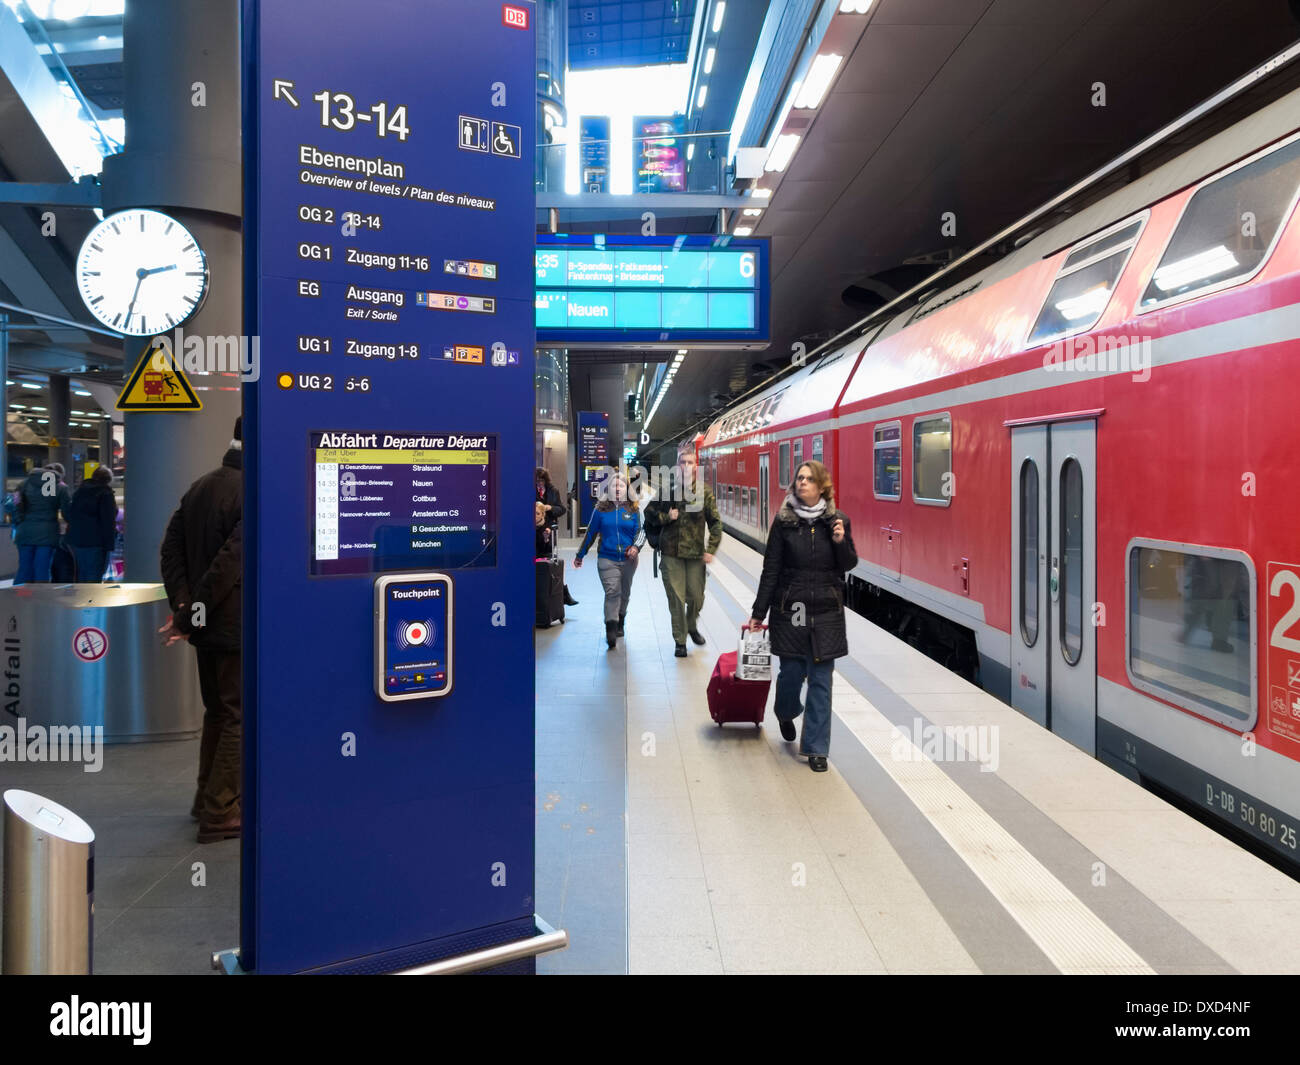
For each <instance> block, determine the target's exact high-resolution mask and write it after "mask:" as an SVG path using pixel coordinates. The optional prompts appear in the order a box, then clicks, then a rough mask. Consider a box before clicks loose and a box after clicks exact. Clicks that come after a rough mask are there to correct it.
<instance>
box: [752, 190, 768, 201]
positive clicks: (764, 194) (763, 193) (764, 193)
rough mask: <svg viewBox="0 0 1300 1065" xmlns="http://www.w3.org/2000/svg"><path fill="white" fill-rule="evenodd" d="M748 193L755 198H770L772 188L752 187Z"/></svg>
mask: <svg viewBox="0 0 1300 1065" xmlns="http://www.w3.org/2000/svg"><path fill="white" fill-rule="evenodd" d="M749 195H750V196H751V197H752V198H753V199H755V200H770V199H771V198H772V190H771V189H754V190H753V191H752V192H751V193H750V194H749Z"/></svg>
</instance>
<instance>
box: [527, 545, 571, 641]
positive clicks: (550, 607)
mask: <svg viewBox="0 0 1300 1065" xmlns="http://www.w3.org/2000/svg"><path fill="white" fill-rule="evenodd" d="M533 566H534V569H535V570H536V577H537V627H538V628H539V629H549V628H550V627H551V625H552V624H553V623H554V622H556V621H558V622H560V623H563V622H564V561H563V559H558V558H539V559H537V561H536V562H535V563H534V564H533Z"/></svg>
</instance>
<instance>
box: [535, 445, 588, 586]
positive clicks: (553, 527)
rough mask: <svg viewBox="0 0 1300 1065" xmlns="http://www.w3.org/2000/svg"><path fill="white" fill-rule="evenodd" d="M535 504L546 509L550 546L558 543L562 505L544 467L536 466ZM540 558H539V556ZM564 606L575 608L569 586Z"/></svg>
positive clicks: (562, 513) (556, 489) (558, 494)
mask: <svg viewBox="0 0 1300 1065" xmlns="http://www.w3.org/2000/svg"><path fill="white" fill-rule="evenodd" d="M535 481H536V488H537V502H539V503H541V504H542V505H543V506H545V507H546V527H547V529H549V530H550V534H551V544H552V546H558V545H559V543H560V532H559V525H560V519H561V518H562V517H564V514H565V509H564V504H563V503H561V502H560V490H559V489H558V488H556V487H555V485H554V484H552V483H551V475H550V473H548V472H547V470H546V467H545V466H538V467H537V473H536V475H535ZM539 557H540V556H539ZM564 605H565V606H577V605H578V601H577V600H576V599H574V598H573V596H571V595H570V594H569V586H568V584H567V583H566V584H565V586H564Z"/></svg>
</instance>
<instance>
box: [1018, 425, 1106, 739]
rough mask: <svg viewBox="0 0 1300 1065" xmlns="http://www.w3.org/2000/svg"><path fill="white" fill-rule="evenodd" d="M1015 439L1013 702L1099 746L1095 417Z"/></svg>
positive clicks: (1023, 430) (1027, 431) (1030, 429)
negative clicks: (1094, 605)
mask: <svg viewBox="0 0 1300 1065" xmlns="http://www.w3.org/2000/svg"><path fill="white" fill-rule="evenodd" d="M1011 442H1012V449H1011V462H1012V466H1011V611H1012V615H1011V648H1012V650H1011V704H1012V706H1014V707H1015V708H1016V709H1017V710H1020V711H1021V712H1022V713H1024V714H1025V715H1026V716H1028V717H1030V718H1033V719H1034V720H1035V721H1037V722H1038V723H1039V724H1041V725H1043V726H1045V727H1047V728H1050V729H1051V730H1052V731H1053V732H1055V733H1056V734H1057V735H1059V736H1061V737H1062V738H1063V739H1067V740H1069V741H1070V742H1071V743H1073V744H1074V745H1075V746H1076V747H1079V748H1081V749H1083V750H1085V751H1087V752H1088V753H1089V754H1095V753H1096V733H1097V640H1096V627H1095V624H1094V619H1093V603H1094V601H1095V598H1096V584H1097V577H1096V573H1097V545H1096V530H1097V514H1096V506H1095V504H1096V498H1097V487H1096V423H1095V422H1093V421H1091V420H1089V421H1078V422H1061V423H1057V424H1047V425H1029V426H1022V427H1015V428H1013V429H1012V432H1011Z"/></svg>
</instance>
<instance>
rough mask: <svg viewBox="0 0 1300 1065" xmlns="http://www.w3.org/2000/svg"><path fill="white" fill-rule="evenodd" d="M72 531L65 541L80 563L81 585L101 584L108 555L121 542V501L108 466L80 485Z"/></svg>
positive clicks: (70, 519) (71, 515)
mask: <svg viewBox="0 0 1300 1065" xmlns="http://www.w3.org/2000/svg"><path fill="white" fill-rule="evenodd" d="M66 517H67V519H68V531H67V534H66V535H65V536H64V538H63V539H64V542H65V543H66V544H67V545H68V547H70V548H71V549H72V556H73V558H74V559H75V560H76V563H77V583H79V584H98V583H99V582H100V581H102V580H103V579H104V570H106V569H107V568H108V556H109V553H110V552H111V551H112V550H113V545H114V544H115V543H116V542H117V499H116V497H115V496H114V495H113V471H112V470H110V469H109V468H108V467H107V466H97V467H95V472H94V473H92V474H91V475H90V477H88V478H87V479H86V480H84V481H82V482H81V484H80V485H78V486H77V490H76V491H75V492H73V493H72V502H71V503H69V504H68V510H67V514H66Z"/></svg>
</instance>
